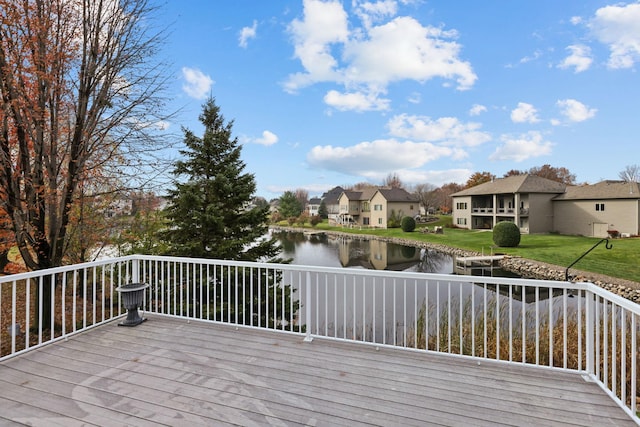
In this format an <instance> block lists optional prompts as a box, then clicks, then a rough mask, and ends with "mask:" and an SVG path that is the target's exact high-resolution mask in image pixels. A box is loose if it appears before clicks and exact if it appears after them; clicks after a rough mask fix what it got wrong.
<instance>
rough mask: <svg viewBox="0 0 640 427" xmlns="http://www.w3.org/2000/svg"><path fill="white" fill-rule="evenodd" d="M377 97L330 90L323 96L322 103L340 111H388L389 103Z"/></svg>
mask: <svg viewBox="0 0 640 427" xmlns="http://www.w3.org/2000/svg"><path fill="white" fill-rule="evenodd" d="M377 95H378V94H375V93H363V92H351V93H340V92H338V91H337V90H330V91H329V92H327V94H326V95H325V96H324V102H325V103H326V104H327V105H329V106H331V107H333V108H335V109H337V110H340V111H347V110H351V111H372V110H377V111H383V110H388V109H389V103H390V101H389V100H388V99H385V98H379V97H378V96H377Z"/></svg>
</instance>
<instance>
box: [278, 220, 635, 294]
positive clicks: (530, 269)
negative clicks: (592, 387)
mask: <svg viewBox="0 0 640 427" xmlns="http://www.w3.org/2000/svg"><path fill="white" fill-rule="evenodd" d="M270 229H273V230H278V231H289V232H297V233H303V232H305V231H309V230H308V229H305V228H296V227H280V226H272V227H270ZM322 231H323V232H325V233H327V234H331V235H334V236H345V237H349V238H351V239H359V240H379V241H383V242H388V243H396V244H399V245H405V246H413V247H416V248H421V249H431V250H435V251H438V252H442V253H445V254H448V255H451V256H479V255H482V254H481V253H480V252H475V251H468V250H464V249H459V248H454V247H451V246H446V245H442V244H436V243H429V242H417V241H415V240H411V239H403V238H398V237H380V236H372V235H368V234H351V233H344V232H340V231H327V230H322ZM500 267H501V268H502V269H503V270H506V271H510V272H512V273H515V274H518V275H520V276H522V277H523V278H526V279H538V280H556V281H561V282H564V281H565V271H566V268H565V267H561V266H557V265H553V264H547V263H543V262H540V261H534V260H530V259H526V258H520V257H513V256H505V258H504V259H503V260H502V261H501V262H500ZM569 273H570V274H569V281H570V282H574V283H575V282H590V283H593V284H594V285H596V286H599V287H601V288H603V289H606V290H607V291H609V292H612V293H614V294H616V295H619V296H621V297H623V298H626V299H628V300H630V301H633V302H635V303H637V304H640V283H638V282H633V281H630V280H625V279H619V278H617V277H611V276H605V275H603V274H597V273H591V272H587V271H579V270H575V269H571V270H569Z"/></svg>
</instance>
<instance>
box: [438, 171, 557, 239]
mask: <svg viewBox="0 0 640 427" xmlns="http://www.w3.org/2000/svg"><path fill="white" fill-rule="evenodd" d="M565 188H566V185H565V184H562V183H559V182H556V181H552V180H549V179H546V178H541V177H539V176H536V175H529V174H527V175H514V176H509V177H507V178H499V179H495V180H493V181H491V182H485V183H484V184H480V185H476V186H474V187H471V188H467V189H465V190H462V191H459V192H457V193H454V194H452V195H451V197H452V198H453V211H452V215H453V224H454V225H455V226H457V227H460V228H468V229H472V230H476V229H485V230H491V229H492V228H493V226H494V225H495V224H497V223H498V222H500V221H511V222H514V223H516V224H517V225H518V227H520V230H521V232H522V233H547V232H549V231H551V230H553V215H554V213H553V199H554V198H555V197H557V196H558V195H559V194H562V193H564V191H565Z"/></svg>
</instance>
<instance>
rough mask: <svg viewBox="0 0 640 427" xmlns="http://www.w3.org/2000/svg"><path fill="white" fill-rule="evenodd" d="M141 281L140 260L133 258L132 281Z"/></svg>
mask: <svg viewBox="0 0 640 427" xmlns="http://www.w3.org/2000/svg"><path fill="white" fill-rule="evenodd" d="M139 281H140V260H139V259H137V258H136V259H133V260H131V283H138V282H139Z"/></svg>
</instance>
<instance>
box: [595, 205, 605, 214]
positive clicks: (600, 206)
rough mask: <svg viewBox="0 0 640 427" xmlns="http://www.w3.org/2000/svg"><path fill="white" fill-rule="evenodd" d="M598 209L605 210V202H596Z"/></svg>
mask: <svg viewBox="0 0 640 427" xmlns="http://www.w3.org/2000/svg"><path fill="white" fill-rule="evenodd" d="M596 211H599V212H604V203H596Z"/></svg>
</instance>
